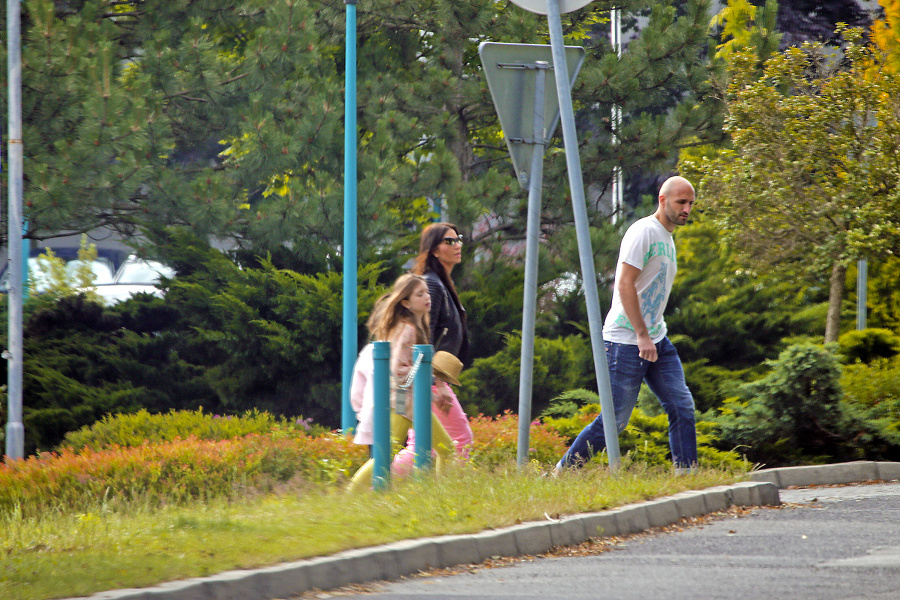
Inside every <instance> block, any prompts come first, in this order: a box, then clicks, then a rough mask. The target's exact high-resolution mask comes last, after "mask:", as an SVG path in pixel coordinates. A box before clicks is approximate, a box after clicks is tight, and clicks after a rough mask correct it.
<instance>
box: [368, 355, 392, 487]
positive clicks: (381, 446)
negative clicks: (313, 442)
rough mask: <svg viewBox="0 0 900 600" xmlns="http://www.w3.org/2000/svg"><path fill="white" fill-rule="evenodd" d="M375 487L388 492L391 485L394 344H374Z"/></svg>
mask: <svg viewBox="0 0 900 600" xmlns="http://www.w3.org/2000/svg"><path fill="white" fill-rule="evenodd" d="M372 363H373V366H374V370H373V373H372V386H373V388H372V389H373V401H374V402H373V407H372V410H373V411H374V412H373V415H372V421H373V423H372V430H373V431H372V438H373V440H372V459H373V460H374V461H375V468H374V469H373V471H372V487H373V488H374V489H375V490H376V491H380V490H384V489H386V488H387V487H388V486H389V485H390V484H391V377H390V372H391V343H390V342H373V343H372Z"/></svg>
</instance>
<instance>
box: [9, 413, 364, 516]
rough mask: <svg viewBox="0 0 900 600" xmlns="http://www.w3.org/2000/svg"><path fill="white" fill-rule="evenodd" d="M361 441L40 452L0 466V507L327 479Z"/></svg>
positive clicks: (281, 436)
mask: <svg viewBox="0 0 900 600" xmlns="http://www.w3.org/2000/svg"><path fill="white" fill-rule="evenodd" d="M367 459H368V451H367V449H366V447H365V446H360V445H356V444H353V443H352V441H351V440H350V438H349V437H345V436H341V435H334V434H329V435H323V436H317V437H312V436H308V435H305V434H302V433H301V434H294V435H288V434H287V433H286V432H285V431H284V430H282V431H281V432H280V433H277V432H276V434H275V435H259V434H250V435H247V436H244V437H239V438H234V439H227V440H199V439H197V438H195V437H190V438H187V439H183V440H182V439H179V440H175V441H172V442H163V443H157V444H149V443H148V444H142V445H140V446H135V447H124V446H116V445H113V446H110V447H108V448H103V449H100V450H91V449H86V450H84V451H82V452H75V451H73V450H72V449H70V448H64V449H63V450H61V451H60V452H59V453H49V452H43V453H41V454H40V455H38V456H32V457H29V458H26V459H24V460H15V461H8V462H6V463H5V464H0V510H9V509H13V508H16V509H17V510H19V511H21V512H22V514H23V515H26V516H31V515H36V514H39V513H40V512H42V511H47V510H68V511H77V510H87V509H89V508H91V507H96V506H97V505H98V504H101V503H102V504H105V505H107V506H108V507H110V508H113V509H114V508H115V507H116V506H119V505H122V504H123V503H126V502H138V503H140V504H145V505H151V506H157V505H161V504H171V503H181V502H188V501H192V500H197V499H200V500H203V499H209V498H214V497H233V496H234V495H235V494H237V493H239V492H244V491H246V490H247V489H248V488H250V489H262V490H267V489H270V488H271V487H272V486H273V485H274V484H276V483H278V482H286V481H288V480H290V479H292V478H300V479H302V480H304V481H309V482H333V481H337V480H340V479H342V478H344V477H346V476H347V475H350V474H352V473H353V472H354V471H355V470H356V469H357V468H359V466H360V465H362V463H363V462H365V460H367Z"/></svg>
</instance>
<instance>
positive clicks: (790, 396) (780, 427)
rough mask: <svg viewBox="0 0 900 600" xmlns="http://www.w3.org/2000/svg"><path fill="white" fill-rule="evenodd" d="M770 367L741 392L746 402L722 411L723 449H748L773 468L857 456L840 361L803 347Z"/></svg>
mask: <svg viewBox="0 0 900 600" xmlns="http://www.w3.org/2000/svg"><path fill="white" fill-rule="evenodd" d="M767 364H768V365H769V367H770V368H771V370H770V372H769V373H768V374H767V375H765V376H764V377H763V378H761V379H759V380H758V381H755V382H753V383H750V384H746V385H745V386H743V387H742V388H741V390H740V393H741V397H742V399H738V398H735V399H730V400H729V401H726V402H725V403H724V406H723V407H722V408H721V409H720V415H719V416H718V417H717V418H716V419H715V421H716V423H717V424H718V425H719V427H720V428H721V429H720V431H721V439H722V442H721V443H722V446H721V447H724V448H736V447H740V448H742V449H746V451H747V455H748V456H749V457H750V459H751V460H753V461H755V462H761V463H765V464H767V465H769V466H773V465H779V464H795V463H799V462H804V461H813V462H816V461H824V460H833V459H837V460H841V459H848V458H850V457H852V456H854V450H853V447H852V446H851V445H850V444H848V442H849V438H848V435H847V434H848V429H849V427H850V422H849V420H848V417H847V415H846V413H845V410H844V408H843V406H842V404H841V396H842V393H841V386H840V381H839V378H840V373H841V368H840V365H839V363H838V360H837V357H836V356H834V354H832V353H831V352H829V351H828V350H826V349H824V348H822V347H821V346H816V345H814V344H798V345H794V346H791V347H789V348H787V349H786V350H784V351H783V352H782V353H781V354H780V355H779V357H778V360H775V361H768V363H767Z"/></svg>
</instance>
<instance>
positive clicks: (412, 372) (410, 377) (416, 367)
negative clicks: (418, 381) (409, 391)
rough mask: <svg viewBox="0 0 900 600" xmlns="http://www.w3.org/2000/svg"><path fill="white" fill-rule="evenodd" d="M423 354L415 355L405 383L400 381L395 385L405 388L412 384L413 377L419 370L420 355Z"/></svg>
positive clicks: (422, 355)
mask: <svg viewBox="0 0 900 600" xmlns="http://www.w3.org/2000/svg"><path fill="white" fill-rule="evenodd" d="M424 356H425V355H424V354H419V356H417V357H416V362H414V363H413V366H412V369H410V371H409V375H407V377H406V383H401V384H400V385H399V386H397V387H401V388H404V389H406V388H408V387H409V386H411V385H412V382H413V379H415V377H416V372H417V371H418V370H419V366H420V365H421V364H422V357H424Z"/></svg>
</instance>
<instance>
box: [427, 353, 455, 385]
mask: <svg viewBox="0 0 900 600" xmlns="http://www.w3.org/2000/svg"><path fill="white" fill-rule="evenodd" d="M431 367H432V368H433V369H434V376H435V377H437V378H438V379H443V380H444V381H446V382H447V383H452V384H453V385H459V380H458V379H457V377H459V374H460V372H462V368H463V364H462V362H461V361H460V360H459V359H458V358H456V357H455V356H453V355H452V354H450V353H449V352H445V351H444V350H439V351H437V352H435V353H434V356H433V357H432V359H431Z"/></svg>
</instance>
